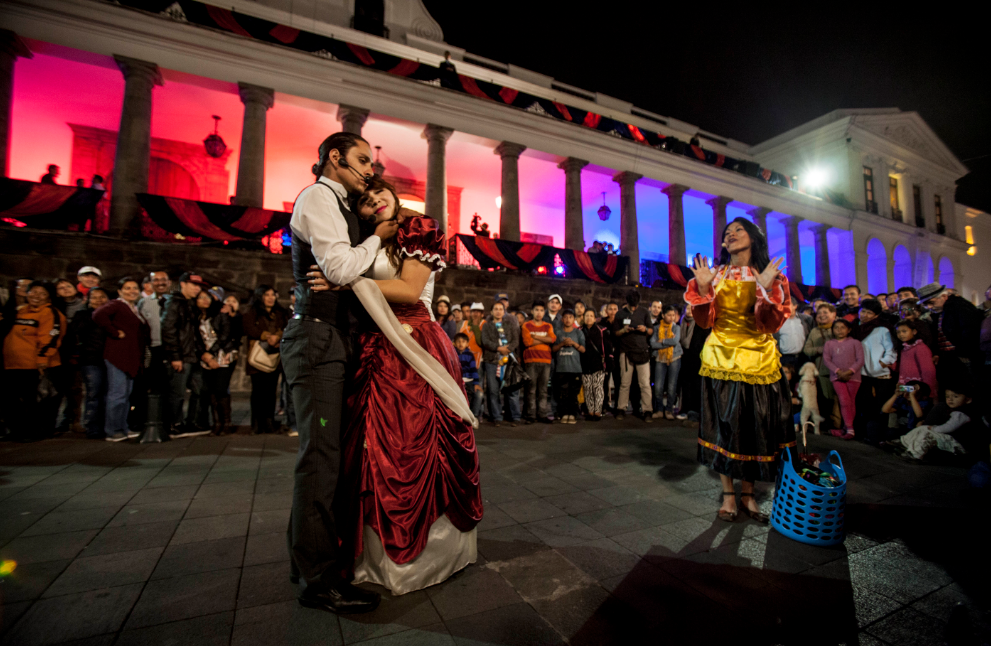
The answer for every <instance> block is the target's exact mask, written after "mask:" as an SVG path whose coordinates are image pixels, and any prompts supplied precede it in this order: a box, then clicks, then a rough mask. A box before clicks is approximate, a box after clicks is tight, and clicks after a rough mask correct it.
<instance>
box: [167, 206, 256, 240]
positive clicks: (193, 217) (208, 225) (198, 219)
mask: <svg viewBox="0 0 991 646" xmlns="http://www.w3.org/2000/svg"><path fill="white" fill-rule="evenodd" d="M165 203H166V204H168V205H169V208H170V209H172V212H173V213H175V215H176V217H177V218H179V220H181V221H182V223H183V224H185V225H186V226H187V227H189V228H190V229H192V230H193V231H195V232H196V233H197V234H198V235H201V236H203V237H204V238H212V239H213V240H240V239H241V238H239V237H237V236H233V235H231V234H229V233H227V232H226V231H224V230H223V229H221V228H220V227H218V226H217V225H215V224H213V223H212V222H210V221H209V220H208V219H207V218H206V214H204V213H203V211H202V210H201V209H200V207H199V206H198V205H197V204H196V202H193V201H190V200H180V199H178V198H174V197H166V198H165Z"/></svg>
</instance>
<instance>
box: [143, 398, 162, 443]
mask: <svg viewBox="0 0 991 646" xmlns="http://www.w3.org/2000/svg"><path fill="white" fill-rule="evenodd" d="M164 426H165V425H164V424H162V396H161V395H160V394H158V393H149V394H148V420H147V421H146V422H145V428H144V432H143V433H142V434H141V439H140V440H139V441H140V442H141V444H150V443H152V442H168V441H169V435H168V433H165V432H163V431H162V429H163V428H164Z"/></svg>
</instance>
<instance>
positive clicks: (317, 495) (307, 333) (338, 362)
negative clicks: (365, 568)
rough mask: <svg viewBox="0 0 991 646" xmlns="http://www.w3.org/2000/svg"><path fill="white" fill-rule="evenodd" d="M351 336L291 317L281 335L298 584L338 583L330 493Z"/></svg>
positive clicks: (292, 555) (292, 547) (293, 551)
mask: <svg viewBox="0 0 991 646" xmlns="http://www.w3.org/2000/svg"><path fill="white" fill-rule="evenodd" d="M350 348H351V339H350V337H349V336H348V335H347V334H346V333H344V332H342V331H341V330H338V329H337V328H335V327H333V326H331V325H328V324H327V323H318V322H316V321H307V320H298V319H293V320H291V321H289V325H288V326H287V327H286V331H285V335H284V336H283V337H282V365H283V367H284V369H285V376H286V381H287V382H288V384H289V389H290V394H291V395H292V400H293V404H294V405H295V407H296V430H297V431H299V455H298V456H297V458H296V472H295V483H294V487H293V497H292V515H291V516H290V518H289V529H288V532H287V539H288V543H289V557H290V559H291V565H290V567H291V568H292V573H293V574H298V575H299V577H300V584H301V585H302V586H303V588H304V589H305V588H306V587H307V586H314V587H317V588H323V587H326V586H329V585H333V584H334V583H335V582H337V581H340V579H341V569H342V568H341V562H342V561H343V560H345V559H343V558H342V557H343V555H342V554H340V552H341V550H340V548H339V547H338V532H337V526H336V522H335V519H334V509H333V502H334V493H335V491H336V490H337V478H338V475H339V474H340V467H341V431H342V426H343V424H344V405H345V399H344V383H345V373H346V371H347V367H348V360H349V358H350V354H351V352H350Z"/></svg>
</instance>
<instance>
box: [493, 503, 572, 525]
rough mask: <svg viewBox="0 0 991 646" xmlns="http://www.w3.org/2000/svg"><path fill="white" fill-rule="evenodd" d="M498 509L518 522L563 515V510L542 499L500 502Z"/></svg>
mask: <svg viewBox="0 0 991 646" xmlns="http://www.w3.org/2000/svg"><path fill="white" fill-rule="evenodd" d="M499 509H501V510H502V511H504V512H506V513H507V514H508V515H509V517H510V518H512V519H513V520H515V521H516V522H518V523H530V522H533V521H535V520H544V519H545V518H554V517H555V516H564V515H565V513H564V512H563V511H561V510H560V509H558V508H557V507H555V506H554V505H552V504H550V503H549V502H546V501H544V500H514V501H512V502H504V503H501V504H500V505H499Z"/></svg>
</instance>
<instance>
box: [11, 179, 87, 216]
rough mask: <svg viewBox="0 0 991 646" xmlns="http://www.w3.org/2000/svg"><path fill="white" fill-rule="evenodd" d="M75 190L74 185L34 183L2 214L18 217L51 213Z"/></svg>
mask: <svg viewBox="0 0 991 646" xmlns="http://www.w3.org/2000/svg"><path fill="white" fill-rule="evenodd" d="M75 192H76V187H75V186H52V185H50V184H36V185H35V186H32V187H31V192H30V193H28V195H27V197H25V198H24V199H23V200H21V201H20V202H18V203H17V204H15V205H14V206H12V207H10V208H9V209H7V210H6V211H4V212H3V214H4V215H6V216H10V217H14V218H20V217H25V216H28V215H38V214H39V213H51V212H52V211H54V210H56V209H58V208H59V207H60V206H62V205H63V204H65V201H66V200H68V199H69V198H70V197H72V196H73V194H75Z"/></svg>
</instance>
